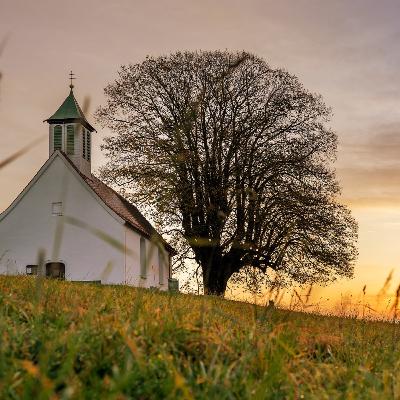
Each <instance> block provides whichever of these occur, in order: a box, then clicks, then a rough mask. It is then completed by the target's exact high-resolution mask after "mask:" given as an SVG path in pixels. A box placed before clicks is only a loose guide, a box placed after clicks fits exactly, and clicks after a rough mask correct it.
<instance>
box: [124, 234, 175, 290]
mask: <svg viewBox="0 0 400 400" xmlns="http://www.w3.org/2000/svg"><path fill="white" fill-rule="evenodd" d="M145 241H146V254H147V274H146V278H142V277H141V276H140V235H139V234H138V233H136V232H135V231H133V230H132V229H130V228H129V227H126V230H125V245H126V249H127V251H126V258H125V271H126V283H127V284H128V285H133V286H140V287H145V288H150V287H157V288H159V289H160V290H167V289H168V273H169V265H168V261H167V260H165V262H164V265H163V268H164V280H163V283H162V284H160V280H159V260H158V247H157V246H156V245H155V244H154V243H153V242H152V241H150V240H148V239H147V238H145Z"/></svg>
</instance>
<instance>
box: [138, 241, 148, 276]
mask: <svg viewBox="0 0 400 400" xmlns="http://www.w3.org/2000/svg"><path fill="white" fill-rule="evenodd" d="M140 276H141V277H142V278H146V277H147V254H146V239H145V238H144V237H141V238H140Z"/></svg>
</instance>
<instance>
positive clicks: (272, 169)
mask: <svg viewBox="0 0 400 400" xmlns="http://www.w3.org/2000/svg"><path fill="white" fill-rule="evenodd" d="M105 93H106V96H107V104H106V106H105V107H102V108H100V109H99V110H98V112H97V117H98V120H99V121H100V122H101V123H102V125H103V126H106V127H108V128H111V130H112V131H113V132H114V135H112V136H110V137H108V138H106V139H105V144H104V145H103V149H105V152H106V155H107V157H108V159H109V161H108V163H107V164H106V166H105V167H104V168H103V170H102V177H103V179H105V180H107V181H108V182H109V183H111V184H113V185H115V186H117V187H120V188H121V189H122V190H123V191H124V193H125V195H130V196H131V198H132V199H133V200H134V201H136V202H137V203H139V205H142V206H144V207H145V208H146V209H147V211H149V210H150V211H153V212H154V214H153V215H154V216H156V215H158V216H160V218H159V221H161V224H162V225H163V227H164V228H166V229H169V230H170V232H175V233H176V234H177V235H178V236H179V238H181V244H183V245H186V246H187V248H188V249H190V252H191V253H192V254H193V255H194V259H195V260H196V262H197V263H198V265H199V267H200V268H201V271H202V278H203V284H204V291H205V293H207V294H218V295H220V294H224V292H225V290H226V287H227V282H228V280H229V278H230V277H231V276H232V275H233V274H235V273H240V272H241V271H244V270H247V269H249V268H250V269H252V270H257V271H259V272H260V273H261V274H265V273H267V272H268V271H269V270H274V271H278V272H281V273H283V274H285V275H286V276H288V277H290V278H291V279H293V280H294V281H297V282H299V283H311V282H329V281H331V280H333V279H335V278H336V277H338V276H345V277H350V276H351V275H352V274H353V263H354V260H355V258H356V256H357V251H356V247H355V242H356V239H357V224H356V223H355V221H354V219H353V218H352V217H351V215H350V212H349V211H348V209H347V208H346V207H344V206H343V205H340V204H339V203H338V202H337V197H338V195H339V193H340V188H339V186H338V183H337V180H336V178H335V173H334V169H333V166H332V165H333V161H334V159H335V156H336V147H337V137H336V134H335V133H334V132H333V131H332V130H330V129H329V128H328V127H327V122H328V120H329V117H330V109H329V108H327V107H326V106H325V104H324V103H323V100H322V98H321V96H319V95H317V94H314V93H310V92H309V91H307V90H306V89H305V88H304V87H303V86H302V84H301V83H300V82H299V80H298V79H297V78H296V77H295V76H293V75H291V74H289V73H288V72H286V71H284V70H282V69H273V68H271V67H269V66H268V64H267V63H266V62H265V61H264V60H263V59H261V58H259V57H256V56H254V55H252V54H249V53H246V52H241V53H230V52H227V51H212V52H178V53H175V54H172V55H170V56H162V57H156V58H153V57H148V58H147V59H146V60H145V61H143V62H142V63H139V64H134V65H127V66H123V67H121V69H120V71H119V75H118V78H117V80H116V81H115V82H113V83H112V84H110V85H108V86H107V88H106V89H105ZM175 238H176V236H175Z"/></svg>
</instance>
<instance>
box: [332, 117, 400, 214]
mask: <svg viewBox="0 0 400 400" xmlns="http://www.w3.org/2000/svg"><path fill="white" fill-rule="evenodd" d="M371 131H372V132H371V133H370V134H368V135H365V136H364V139H363V140H362V139H358V141H357V142H355V141H353V142H351V143H345V144H343V145H342V146H341V161H340V162H339V166H338V169H337V172H338V177H339V179H340V181H341V184H342V187H343V199H344V201H345V202H346V203H348V204H349V205H352V206H359V207H366V206H368V207H370V206H377V207H382V206H400V121H399V123H398V124H382V125H379V126H376V127H374V128H373V129H372V130H371ZM359 137H360V136H359Z"/></svg>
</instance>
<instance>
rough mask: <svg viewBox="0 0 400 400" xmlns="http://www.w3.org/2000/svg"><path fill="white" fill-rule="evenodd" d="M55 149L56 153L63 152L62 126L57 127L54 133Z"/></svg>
mask: <svg viewBox="0 0 400 400" xmlns="http://www.w3.org/2000/svg"><path fill="white" fill-rule="evenodd" d="M53 148H54V151H56V150H62V126H61V125H56V126H55V127H54V131H53Z"/></svg>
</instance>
